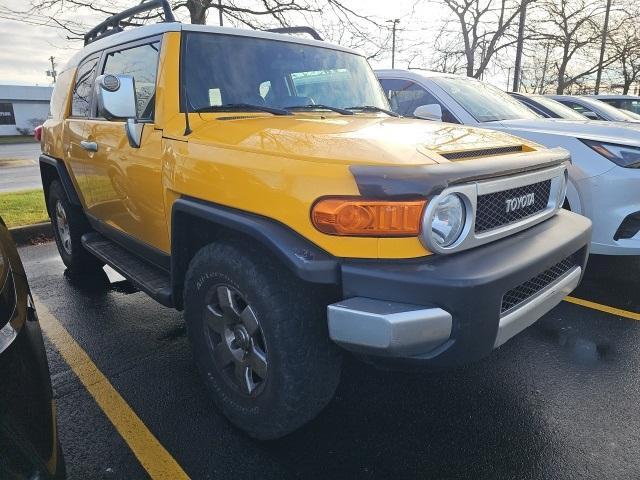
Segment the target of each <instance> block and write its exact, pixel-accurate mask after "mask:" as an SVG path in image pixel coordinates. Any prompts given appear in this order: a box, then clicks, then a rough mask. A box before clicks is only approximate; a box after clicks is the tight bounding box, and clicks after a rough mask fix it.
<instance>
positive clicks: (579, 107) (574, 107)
mask: <svg viewBox="0 0 640 480" xmlns="http://www.w3.org/2000/svg"><path fill="white" fill-rule="evenodd" d="M558 101H559V102H560V103H561V104H562V105H565V106H567V107H569V108H571V109H572V110H575V111H576V112H578V113H580V114H582V115H584V114H591V115H594V116H595V117H597V118H600V119H602V116H600V115H598V114H597V113H595V112H594V111H592V110H589V109H588V108H586V107H585V106H583V105H580V104H579V103H576V102H572V101H570V100H558Z"/></svg>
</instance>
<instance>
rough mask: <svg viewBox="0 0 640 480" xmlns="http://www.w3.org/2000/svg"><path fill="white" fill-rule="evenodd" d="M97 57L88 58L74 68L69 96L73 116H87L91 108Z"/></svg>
mask: <svg viewBox="0 0 640 480" xmlns="http://www.w3.org/2000/svg"><path fill="white" fill-rule="evenodd" d="M97 66H98V57H94V58H89V59H87V60H85V61H84V62H82V63H81V64H80V65H79V66H78V69H77V70H76V81H75V83H74V85H73V96H72V97H71V115H72V116H74V117H88V116H89V110H90V109H91V93H92V91H93V79H94V78H95V73H96V67H97Z"/></svg>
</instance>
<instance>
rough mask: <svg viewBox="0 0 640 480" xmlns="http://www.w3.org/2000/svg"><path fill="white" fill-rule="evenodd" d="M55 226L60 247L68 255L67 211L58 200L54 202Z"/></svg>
mask: <svg viewBox="0 0 640 480" xmlns="http://www.w3.org/2000/svg"><path fill="white" fill-rule="evenodd" d="M56 226H57V227H58V228H57V230H58V236H59V237H60V243H61V244H62V248H63V249H64V251H65V252H67V254H68V255H71V230H70V229H69V221H68V220H67V212H65V210H64V207H63V206H62V203H60V201H58V202H56Z"/></svg>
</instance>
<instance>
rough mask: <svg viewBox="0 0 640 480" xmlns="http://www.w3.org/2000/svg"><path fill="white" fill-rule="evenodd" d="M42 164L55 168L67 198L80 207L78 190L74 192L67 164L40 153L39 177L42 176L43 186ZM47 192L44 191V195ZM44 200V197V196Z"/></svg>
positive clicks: (43, 183) (44, 184) (44, 174)
mask: <svg viewBox="0 0 640 480" xmlns="http://www.w3.org/2000/svg"><path fill="white" fill-rule="evenodd" d="M43 165H50V166H52V167H54V168H55V169H56V172H57V173H58V178H59V179H60V183H61V184H62V188H64V191H65V193H66V194H67V198H68V199H69V202H70V203H71V204H72V205H75V206H76V207H80V208H82V203H80V197H78V192H76V189H75V186H74V185H73V182H72V181H71V175H69V171H68V170H67V166H66V165H65V164H64V162H63V161H62V160H58V159H57V158H54V157H50V156H49V155H45V154H42V155H40V177H41V178H42V185H43V187H44V186H46V183H45V182H46V180H47V179H46V173H45V171H44V168H43ZM46 193H47V192H45V195H46ZM45 201H46V198H45Z"/></svg>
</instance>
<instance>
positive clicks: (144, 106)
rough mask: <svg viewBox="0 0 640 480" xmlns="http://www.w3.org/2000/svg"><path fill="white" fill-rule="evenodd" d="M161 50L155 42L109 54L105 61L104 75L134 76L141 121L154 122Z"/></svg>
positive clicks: (158, 43)
mask: <svg viewBox="0 0 640 480" xmlns="http://www.w3.org/2000/svg"><path fill="white" fill-rule="evenodd" d="M159 49H160V42H153V43H149V44H147V45H140V46H138V47H133V48H129V49H126V50H119V51H116V52H111V53H108V54H107V57H106V60H105V64H104V71H103V72H102V73H111V74H113V75H119V74H121V75H131V76H133V79H134V81H135V85H136V97H137V101H138V105H137V114H138V118H139V119H140V120H153V115H154V113H155V102H156V74H157V70H158V51H159Z"/></svg>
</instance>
